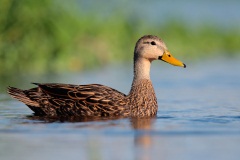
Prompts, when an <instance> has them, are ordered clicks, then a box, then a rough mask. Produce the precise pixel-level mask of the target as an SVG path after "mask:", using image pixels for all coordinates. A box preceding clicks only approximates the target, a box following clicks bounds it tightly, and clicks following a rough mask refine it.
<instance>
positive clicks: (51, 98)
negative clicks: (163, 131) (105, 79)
mask: <svg viewBox="0 0 240 160" xmlns="http://www.w3.org/2000/svg"><path fill="white" fill-rule="evenodd" d="M154 60H162V61H164V62H167V63H170V64H172V65H175V66H180V67H184V68H185V67H186V65H185V64H184V63H182V62H181V61H179V60H177V59H175V58H174V57H173V56H172V55H171V54H170V52H169V51H168V49H167V47H166V45H165V43H164V42H163V41H162V40H161V39H160V38H158V37H157V36H153V35H145V36H143V37H141V38H140V39H139V40H138V41H137V43H136V46H135V49H134V77H133V82H132V86H131V90H130V92H129V94H128V95H125V94H123V93H121V92H119V91H117V90H115V89H113V88H110V87H107V86H104V85H100V84H87V85H72V84H59V83H34V84H35V85H37V87H35V88H31V89H29V90H21V89H18V88H14V87H9V88H8V93H9V94H10V95H11V96H12V97H13V98H16V99H17V100H19V101H21V102H23V103H25V104H26V105H27V106H28V107H29V108H30V109H31V110H32V111H33V112H34V113H35V115H37V116H47V117H72V116H74V117H114V116H122V117H150V116H154V115H156V113H157V110H158V104H157V98H156V95H155V92H154V89H153V86H152V82H151V80H150V65H151V62H152V61H154Z"/></svg>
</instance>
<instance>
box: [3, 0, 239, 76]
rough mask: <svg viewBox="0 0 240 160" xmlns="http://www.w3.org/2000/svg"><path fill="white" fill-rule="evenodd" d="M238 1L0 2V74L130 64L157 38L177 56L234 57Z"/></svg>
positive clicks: (76, 69)
mask: <svg viewBox="0 0 240 160" xmlns="http://www.w3.org/2000/svg"><path fill="white" fill-rule="evenodd" d="M239 5H240V2H238V1H234V0H230V1H217V0H215V1H214V0H213V1H211V2H209V1H190V0H188V1H186V2H184V3H183V2H180V1H172V2H168V1H157V0H150V1H143V0H140V1H137V0H134V1H130V2H129V1H126V0H123V1H117V0H113V1H107V0H105V1H93V0H89V1H80V0H75V1H73V0H72V1H64V0H41V1H36V0H0V75H1V76H3V75H9V74H11V75H12V74H16V73H17V74H21V73H24V74H45V73H60V72H78V71H82V70H85V69H91V68H94V67H97V66H103V65H107V64H109V63H115V62H132V56H133V55H132V53H133V49H134V45H135V42H136V41H137V39H138V38H140V37H141V36H143V35H145V34H154V35H157V36H159V37H161V38H162V39H163V40H164V41H165V43H166V44H167V46H168V48H169V50H170V51H171V52H172V53H173V55H175V56H176V57H178V58H179V57H180V59H187V60H199V59H201V60H202V59H203V58H216V57H221V56H224V57H231V58H235V57H238V55H239V53H240V29H239V27H240V21H239V17H240V16H239V13H240V11H239V8H237V7H238V6H239Z"/></svg>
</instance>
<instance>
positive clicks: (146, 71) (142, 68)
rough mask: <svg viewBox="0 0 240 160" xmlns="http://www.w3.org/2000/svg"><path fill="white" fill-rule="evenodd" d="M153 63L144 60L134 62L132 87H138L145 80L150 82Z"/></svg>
mask: <svg viewBox="0 0 240 160" xmlns="http://www.w3.org/2000/svg"><path fill="white" fill-rule="evenodd" d="M150 66H151V62H150V61H149V60H146V59H144V58H140V59H137V60H134V78H133V83H132V87H133V86H134V85H137V84H138V82H140V81H141V80H143V79H147V80H150Z"/></svg>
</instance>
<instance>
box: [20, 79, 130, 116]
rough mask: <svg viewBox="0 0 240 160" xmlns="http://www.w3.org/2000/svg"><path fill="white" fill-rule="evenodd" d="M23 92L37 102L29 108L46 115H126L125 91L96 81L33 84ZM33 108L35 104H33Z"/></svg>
mask: <svg viewBox="0 0 240 160" xmlns="http://www.w3.org/2000/svg"><path fill="white" fill-rule="evenodd" d="M34 84H36V85H38V88H37V89H36V88H33V89H30V90H26V91H24V92H25V95H27V96H28V98H30V99H31V100H32V101H34V102H37V103H38V104H39V105H38V106H37V109H35V110H33V109H32V108H33V107H30V108H31V109H32V110H33V111H34V112H35V113H36V111H37V112H39V107H40V108H41V109H42V111H41V112H40V113H41V114H42V113H45V114H46V115H50V116H52V115H53V116H56V115H57V116H118V115H119V116H120V115H123V114H127V112H126V104H125V102H124V101H123V99H124V98H125V97H126V95H125V94H123V93H121V92H119V91H117V90H115V89H113V88H110V87H107V86H104V85H100V84H89V85H71V84H58V83H44V84H41V83H34ZM35 108H36V107H35Z"/></svg>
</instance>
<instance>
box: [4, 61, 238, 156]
mask: <svg viewBox="0 0 240 160" xmlns="http://www.w3.org/2000/svg"><path fill="white" fill-rule="evenodd" d="M129 68H131V66H130V65H113V66H110V67H106V68H101V69H97V70H95V71H90V72H85V73H80V74H79V73H78V74H70V73H69V74H63V75H58V76H56V77H54V76H53V77H52V78H50V79H49V77H41V78H40V79H39V77H32V79H31V80H29V79H26V81H25V82H23V83H22V85H19V84H17V85H18V86H17V87H21V88H25V87H32V85H29V86H28V85H26V84H25V83H29V82H32V81H37V82H39V81H44V80H45V81H47V82H48V81H49V82H50V81H52V82H53V81H54V82H62V83H75V84H80V83H81V84H86V83H96V82H97V83H101V84H105V85H108V86H111V87H113V88H116V89H118V90H120V91H122V92H124V93H127V92H128V91H129V87H130V85H131V80H132V69H129ZM239 70H240V63H239V60H237V59H236V60H226V59H224V60H214V61H207V62H206V61H205V62H199V63H197V64H192V63H187V68H186V69H183V68H177V67H172V66H170V65H168V64H165V63H157V62H154V63H153V65H152V71H151V77H152V81H153V84H154V87H155V92H156V94H157V97H158V104H159V109H158V114H157V117H156V118H152V119H128V118H126V119H117V120H97V121H85V122H66V121H65V122H62V121H50V120H42V119H37V118H36V117H35V118H34V117H32V112H31V110H30V109H28V108H27V107H26V106H25V105H24V104H22V103H20V102H18V101H16V100H13V99H11V98H9V96H8V95H6V94H5V93H4V92H3V93H1V94H0V157H1V159H4V160H5V159H19V160H21V159H24V160H30V159H31V160H32V159H35V160H40V159H41V160H42V159H49V160H50V159H103V160H111V159H116V160H118V159H119V160H120V159H125V160H131V159H144V160H147V159H166V160H168V159H178V160H179V159H184V160H192V159H195V160H198V159H199V160H202V159H211V160H212V159H218V160H225V159H229V160H234V159H236V160H237V159H239V157H240V149H239V148H240V100H239V97H240V74H239V73H238V72H239ZM45 81H44V82H45ZM4 87H5V86H3V85H2V86H1V88H4Z"/></svg>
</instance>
